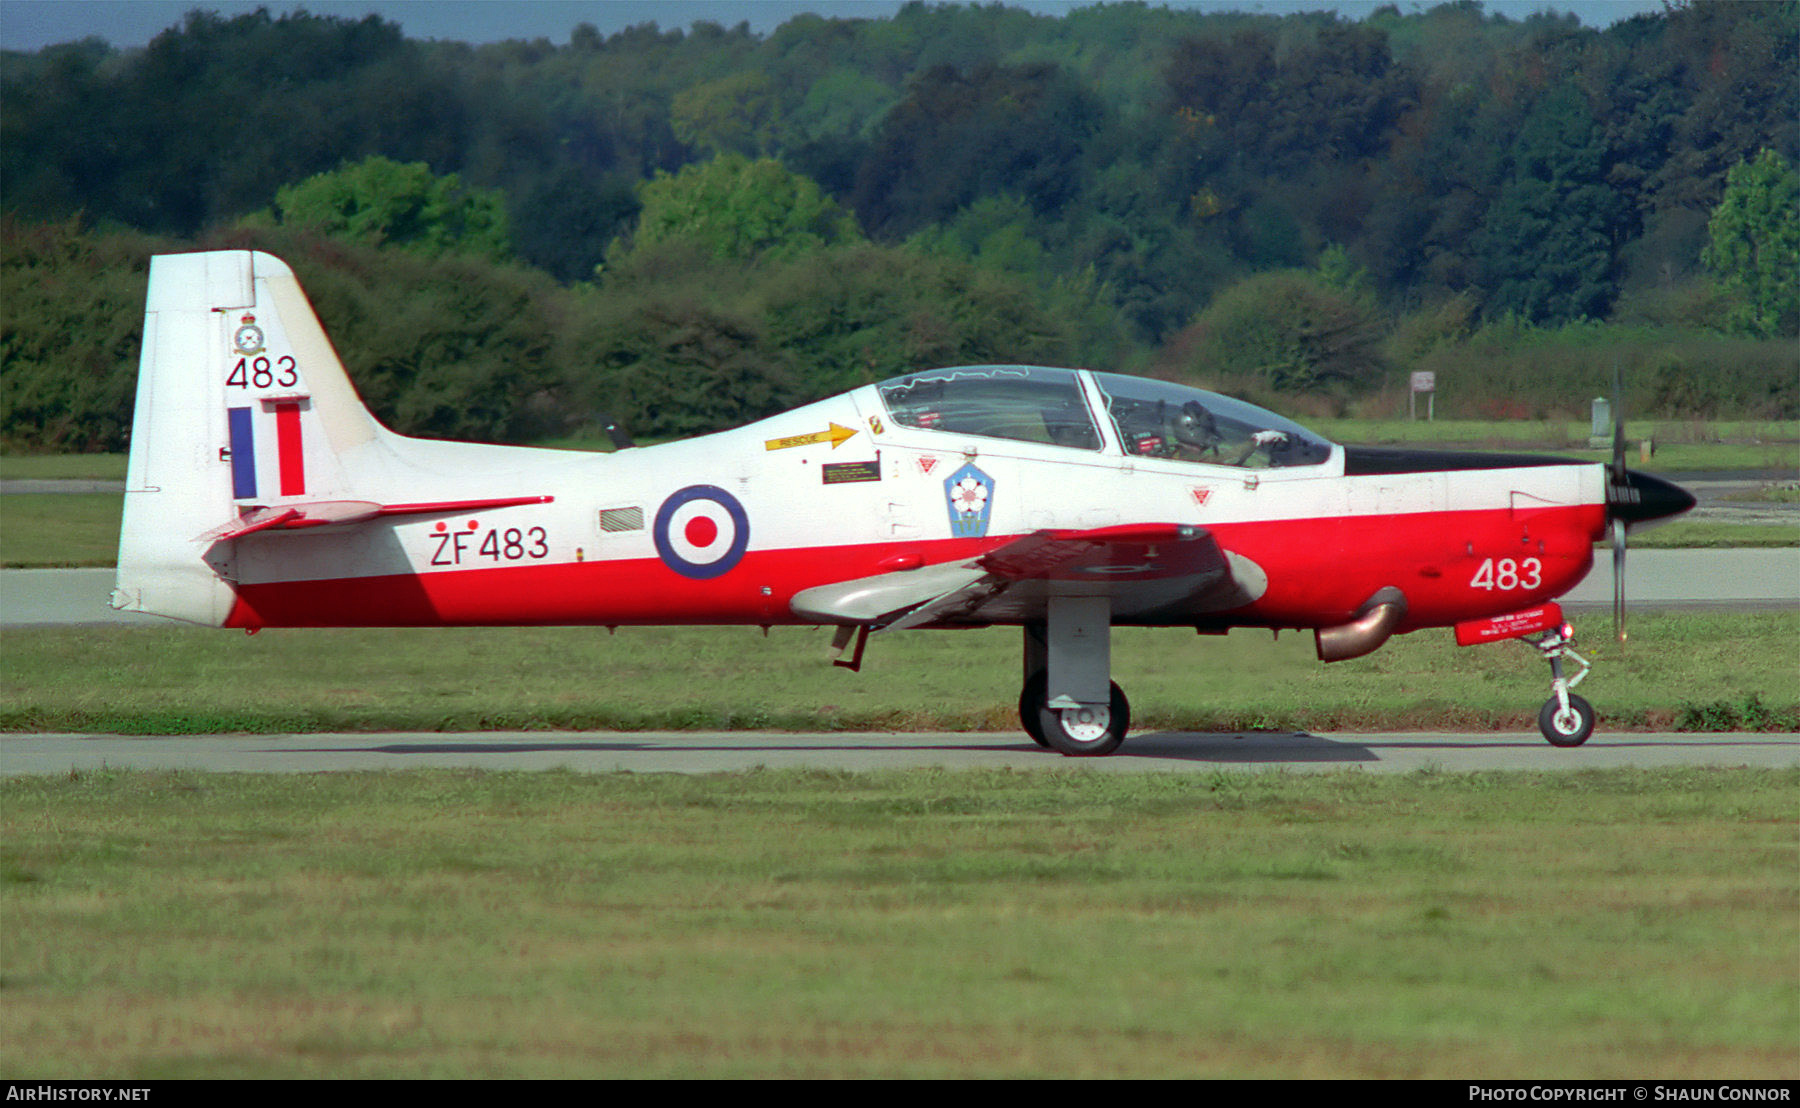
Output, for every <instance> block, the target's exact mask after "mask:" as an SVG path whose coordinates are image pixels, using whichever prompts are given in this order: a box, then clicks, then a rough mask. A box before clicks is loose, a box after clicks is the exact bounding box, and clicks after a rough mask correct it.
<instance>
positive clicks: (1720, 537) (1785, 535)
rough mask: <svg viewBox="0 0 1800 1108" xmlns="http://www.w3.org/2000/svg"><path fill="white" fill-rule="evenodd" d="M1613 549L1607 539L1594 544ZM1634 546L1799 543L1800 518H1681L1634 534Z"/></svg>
mask: <svg viewBox="0 0 1800 1108" xmlns="http://www.w3.org/2000/svg"><path fill="white" fill-rule="evenodd" d="M1594 545H1595V546H1596V547H1600V548H1604V549H1607V550H1610V549H1612V547H1611V545H1610V543H1609V542H1608V541H1607V540H1604V539H1603V540H1601V541H1600V542H1598V543H1595V544H1594ZM1630 545H1631V549H1633V550H1724V549H1743V548H1750V547H1777V546H1800V522H1795V523H1791V524H1780V523H1715V522H1713V521H1711V520H1685V519H1678V520H1676V521H1674V522H1673V523H1669V524H1666V525H1664V526H1661V527H1657V528H1654V529H1652V530H1649V531H1644V532H1641V533H1638V534H1634V535H1632V536H1631V543H1630Z"/></svg>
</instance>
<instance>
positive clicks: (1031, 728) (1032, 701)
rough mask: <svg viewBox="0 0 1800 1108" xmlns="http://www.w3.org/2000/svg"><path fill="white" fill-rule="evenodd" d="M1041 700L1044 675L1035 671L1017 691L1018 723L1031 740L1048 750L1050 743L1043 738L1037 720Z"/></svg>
mask: <svg viewBox="0 0 1800 1108" xmlns="http://www.w3.org/2000/svg"><path fill="white" fill-rule="evenodd" d="M1034 687H1035V691H1034ZM1043 702H1044V675H1043V674H1042V673H1037V674H1034V675H1033V676H1032V678H1031V680H1029V681H1027V682H1025V687H1024V688H1023V689H1021V690H1020V691H1019V723H1020V724H1021V725H1023V726H1024V728H1025V733H1026V734H1027V735H1030V736H1031V741H1032V742H1034V743H1036V744H1038V745H1039V746H1041V747H1043V748H1044V749H1045V750H1049V749H1050V744H1049V742H1047V741H1046V740H1045V739H1044V727H1043V724H1042V723H1040V722H1039V720H1038V705H1039V704H1042V703H1043Z"/></svg>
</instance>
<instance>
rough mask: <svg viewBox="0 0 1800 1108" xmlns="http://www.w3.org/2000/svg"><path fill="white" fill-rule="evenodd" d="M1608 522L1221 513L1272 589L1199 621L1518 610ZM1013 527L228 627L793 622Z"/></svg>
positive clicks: (259, 602) (267, 603)
mask: <svg viewBox="0 0 1800 1108" xmlns="http://www.w3.org/2000/svg"><path fill="white" fill-rule="evenodd" d="M1604 520H1605V509H1604V508H1603V507H1601V506H1599V505H1584V506H1576V507H1569V508H1561V509H1553V510H1548V511H1540V512H1537V513H1535V514H1533V515H1532V516H1531V517H1530V519H1529V520H1521V519H1520V518H1518V517H1516V516H1514V514H1513V513H1512V512H1510V511H1508V510H1505V509H1496V510H1490V511H1467V512H1432V513H1420V514H1415V515H1393V516H1347V517H1336V518H1326V519H1295V520H1276V521H1266V522H1250V523H1225V524H1217V525H1214V526H1212V527H1210V528H1209V530H1210V531H1211V532H1212V534H1213V537H1214V538H1215V539H1216V540H1217V542H1218V544H1219V546H1220V547H1221V548H1222V549H1223V550H1226V551H1229V552H1231V553H1234V554H1237V555H1240V556H1242V557H1244V558H1247V559H1249V560H1250V561H1252V562H1254V563H1255V564H1256V565H1257V566H1259V567H1261V569H1262V570H1263V572H1264V573H1265V574H1267V576H1268V581H1269V585H1268V590H1267V591H1266V592H1265V593H1264V594H1263V596H1262V597H1260V598H1259V599H1258V600H1256V601H1255V602H1254V603H1251V604H1248V605H1245V606H1244V607H1242V608H1238V609H1235V610H1233V611H1231V612H1230V613H1208V614H1206V615H1205V616H1203V617H1200V619H1199V621H1200V622H1219V621H1223V622H1228V623H1231V624H1234V625H1253V626H1276V627H1317V626H1329V625H1332V624H1335V623H1340V622H1343V621H1344V620H1347V619H1349V618H1350V617H1351V616H1352V614H1353V613H1354V612H1355V610H1356V609H1357V607H1358V606H1359V605H1361V604H1362V602H1363V601H1364V600H1366V599H1367V598H1368V597H1369V596H1370V595H1371V594H1372V593H1374V592H1375V591H1376V590H1377V589H1380V588H1383V587H1387V586H1393V587H1397V588H1399V589H1400V590H1401V591H1402V592H1404V593H1405V594H1406V597H1407V606H1408V615H1407V619H1406V622H1405V624H1404V625H1403V629H1404V630H1412V629H1416V628H1419V627H1434V626H1449V625H1451V624H1454V623H1458V622H1461V621H1464V620H1470V619H1481V618H1484V617H1487V616H1491V615H1499V614H1502V613H1505V612H1512V611H1518V610H1520V609H1522V608H1526V607H1529V606H1530V605H1532V604H1536V603H1540V602H1542V601H1544V600H1547V599H1550V598H1552V597H1556V596H1560V595H1561V594H1562V593H1564V592H1566V591H1568V590H1569V589H1570V588H1573V587H1574V586H1575V585H1576V584H1577V583H1578V582H1579V581H1580V580H1581V578H1582V577H1583V576H1585V575H1586V574H1587V572H1588V570H1589V568H1591V566H1592V565H1593V545H1592V544H1593V541H1594V539H1595V538H1596V537H1597V536H1598V535H1599V534H1600V533H1601V531H1602V529H1603V527H1604ZM1016 537H1017V536H1011V535H1006V536H989V537H987V538H984V539H939V540H934V541H930V542H923V541H910V542H884V543H869V544H859V545H851V546H837V547H795V548H789V549H779V550H751V551H749V552H747V553H746V554H745V555H744V557H743V560H742V561H741V562H740V563H739V564H738V565H736V566H734V567H733V568H732V570H731V571H730V572H729V573H726V574H724V575H722V576H720V577H717V578H712V579H706V580H694V579H691V578H688V577H684V576H682V575H679V574H677V573H676V572H675V571H674V570H672V569H670V568H669V567H668V566H666V565H665V564H663V562H662V561H661V560H659V559H656V558H634V559H629V560H615V561H604V560H602V561H590V562H557V563H538V564H530V565H519V564H514V565H506V566H496V567H492V568H480V569H469V568H461V569H453V570H441V571H434V572H427V573H416V574H390V575H382V576H371V577H345V578H330V579H324V580H311V581H277V582H265V583H250V584H241V585H239V586H238V589H237V593H238V600H237V604H236V606H235V608H234V610H233V611H232V613H231V616H230V617H229V618H228V620H227V626H234V627H264V626H267V627H334V626H337V627H342V626H377V627H380V626H387V627H411V626H438V625H470V626H473V625H504V624H545V625H556V624H563V625H576V624H589V625H591V624H599V625H611V624H618V625H630V624H652V625H653V624H784V623H796V622H800V621H799V620H798V619H797V618H796V617H795V616H794V614H793V612H792V610H791V609H790V607H789V602H790V601H791V600H792V598H793V596H794V594H795V593H797V592H799V591H801V590H803V589H807V588H812V587H814V586H817V585H824V584H831V583H835V582H840V581H849V580H855V579H858V578H861V577H867V576H873V575H875V574H879V573H887V572H890V571H891V570H892V567H893V561H892V560H893V559H895V558H897V557H909V556H912V555H917V556H919V557H920V558H921V563H922V564H942V563H947V562H958V561H966V560H968V559H972V558H975V557H978V556H980V555H982V554H984V553H986V552H988V551H989V550H992V549H994V548H996V547H998V546H1001V545H1003V544H1005V543H1007V542H1010V541H1012V540H1013V539H1015V538H1016ZM263 541H279V540H278V539H273V540H263ZM1484 565H1485V566H1486V567H1487V569H1486V572H1485V574H1484V571H1483V567H1484ZM1158 622H1174V623H1185V622H1187V621H1186V620H1184V619H1180V618H1172V619H1162V618H1159V620H1158Z"/></svg>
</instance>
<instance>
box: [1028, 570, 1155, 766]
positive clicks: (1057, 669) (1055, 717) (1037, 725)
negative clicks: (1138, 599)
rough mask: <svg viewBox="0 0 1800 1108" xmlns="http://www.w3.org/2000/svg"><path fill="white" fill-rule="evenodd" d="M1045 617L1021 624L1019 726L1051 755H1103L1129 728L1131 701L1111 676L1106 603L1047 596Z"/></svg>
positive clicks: (1097, 599) (1109, 611) (1108, 606)
mask: <svg viewBox="0 0 1800 1108" xmlns="http://www.w3.org/2000/svg"><path fill="white" fill-rule="evenodd" d="M1046 614H1047V616H1048V618H1047V619H1046V620H1045V621H1044V622H1043V623H1028V624H1026V625H1025V687H1024V689H1023V691H1021V692H1020V693H1019V722H1020V723H1022V724H1024V726H1025V733H1026V734H1027V735H1030V736H1031V738H1032V741H1033V742H1035V743H1037V744H1038V745H1039V746H1041V747H1044V748H1046V749H1049V750H1054V751H1056V752H1057V753H1059V754H1063V755H1066V756H1068V757H1071V758H1094V757H1099V756H1101V755H1106V754H1111V753H1112V752H1113V751H1115V750H1117V749H1119V744H1120V743H1122V742H1124V741H1125V733H1126V732H1127V731H1129V730H1130V729H1131V703H1130V702H1129V701H1127V700H1126V699H1125V694H1124V692H1122V691H1121V690H1120V689H1119V686H1118V685H1117V684H1115V683H1114V682H1113V681H1112V678H1111V668H1112V644H1111V636H1112V605H1111V602H1110V601H1109V600H1107V598H1105V597H1086V596H1082V597H1053V598H1051V600H1050V602H1049V605H1048V610H1047V613H1046Z"/></svg>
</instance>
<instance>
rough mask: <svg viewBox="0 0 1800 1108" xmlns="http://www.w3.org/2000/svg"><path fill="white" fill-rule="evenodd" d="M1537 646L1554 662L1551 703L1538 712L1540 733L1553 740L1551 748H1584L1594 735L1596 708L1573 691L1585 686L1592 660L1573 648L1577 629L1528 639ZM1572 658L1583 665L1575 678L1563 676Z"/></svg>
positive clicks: (1567, 627)
mask: <svg viewBox="0 0 1800 1108" xmlns="http://www.w3.org/2000/svg"><path fill="white" fill-rule="evenodd" d="M1524 641H1525V642H1526V643H1528V644H1530V645H1531V646H1533V647H1535V648H1536V650H1537V652H1538V654H1539V655H1540V656H1542V657H1543V658H1544V660H1545V661H1548V662H1549V663H1550V691H1551V693H1552V695H1551V697H1550V699H1549V700H1546V701H1544V706H1543V707H1542V708H1541V709H1539V710H1538V730H1539V731H1541V732H1543V734H1544V738H1546V739H1548V740H1550V745H1551V746H1580V745H1581V744H1582V743H1584V742H1587V740H1588V736H1589V735H1591V734H1593V733H1594V718H1595V717H1594V706H1593V705H1592V704H1589V703H1588V702H1587V701H1586V700H1584V699H1582V698H1581V697H1579V696H1576V695H1575V694H1574V693H1572V692H1570V691H1569V690H1571V689H1573V688H1574V687H1575V686H1576V685H1579V684H1580V683H1581V679H1582V678H1584V677H1586V676H1587V675H1588V670H1589V669H1591V668H1592V666H1590V665H1589V663H1588V660H1587V659H1586V658H1583V657H1582V656H1581V655H1579V654H1577V653H1575V651H1573V650H1571V649H1570V648H1569V644H1570V643H1572V642H1574V641H1575V629H1574V628H1573V627H1571V626H1570V625H1568V624H1567V623H1565V624H1563V625H1562V626H1560V627H1554V628H1551V629H1550V630H1548V631H1545V632H1544V633H1543V634H1542V635H1540V636H1539V637H1537V638H1535V639H1532V638H1527V639H1525V640H1524ZM1565 657H1567V658H1571V659H1573V660H1574V661H1575V662H1576V663H1578V664H1579V665H1580V666H1581V671H1580V672H1579V673H1577V674H1576V675H1575V676H1574V677H1567V678H1566V677H1564V676H1563V664H1562V663H1563V659H1564V658H1565Z"/></svg>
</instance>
